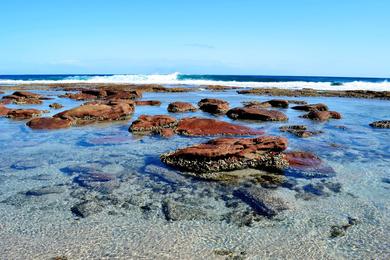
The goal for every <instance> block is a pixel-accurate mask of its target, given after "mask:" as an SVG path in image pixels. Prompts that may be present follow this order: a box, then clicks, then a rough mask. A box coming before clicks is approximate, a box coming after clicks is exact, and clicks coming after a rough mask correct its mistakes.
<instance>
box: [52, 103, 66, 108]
mask: <svg viewBox="0 0 390 260" xmlns="http://www.w3.org/2000/svg"><path fill="white" fill-rule="evenodd" d="M49 107H50V108H54V109H60V108H63V107H64V106H63V105H61V104H59V103H53V104H50V105H49Z"/></svg>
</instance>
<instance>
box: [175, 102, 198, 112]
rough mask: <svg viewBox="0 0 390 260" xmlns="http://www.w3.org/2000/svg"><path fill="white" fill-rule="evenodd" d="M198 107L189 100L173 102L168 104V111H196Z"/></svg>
mask: <svg viewBox="0 0 390 260" xmlns="http://www.w3.org/2000/svg"><path fill="white" fill-rule="evenodd" d="M196 110H197V109H196V107H194V106H193V105H192V104H191V103H187V102H172V103H170V104H169V105H168V112H171V113H179V112H195V111H196Z"/></svg>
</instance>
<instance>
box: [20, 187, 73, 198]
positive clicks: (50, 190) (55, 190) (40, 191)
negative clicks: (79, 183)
mask: <svg viewBox="0 0 390 260" xmlns="http://www.w3.org/2000/svg"><path fill="white" fill-rule="evenodd" d="M64 191H65V189H64V188H61V187H58V186H46V187H41V188H36V189H31V190H29V191H27V192H26V193H25V194H26V196H44V195H49V194H60V193H63V192H64Z"/></svg>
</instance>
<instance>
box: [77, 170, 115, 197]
mask: <svg viewBox="0 0 390 260" xmlns="http://www.w3.org/2000/svg"><path fill="white" fill-rule="evenodd" d="M73 182H75V183H77V184H78V185H80V186H81V187H85V188H87V189H90V190H95V191H98V192H102V193H110V192H112V191H113V190H114V189H116V188H118V187H119V186H120V183H119V181H118V180H117V178H116V176H115V175H113V174H108V173H103V172H87V173H81V174H79V175H77V176H76V177H74V179H73Z"/></svg>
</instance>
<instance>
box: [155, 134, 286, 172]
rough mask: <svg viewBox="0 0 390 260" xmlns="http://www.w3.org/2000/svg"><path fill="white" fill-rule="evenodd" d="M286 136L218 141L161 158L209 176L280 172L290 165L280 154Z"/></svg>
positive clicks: (177, 166)
mask: <svg viewBox="0 0 390 260" xmlns="http://www.w3.org/2000/svg"><path fill="white" fill-rule="evenodd" d="M286 148H287V139H285V138H283V137H274V136H263V137H257V138H218V139H214V140H210V141H208V142H207V143H203V144H198V145H193V146H190V147H187V148H183V149H179V150H177V151H175V152H171V153H166V154H163V155H161V160H162V162H164V163H165V164H167V165H169V166H172V167H174V168H178V169H180V170H184V171H189V172H195V173H207V172H221V171H232V170H239V169H245V168H255V169H270V170H271V169H272V170H281V169H284V168H286V167H287V166H288V162H287V160H286V159H285V156H284V155H283V154H282V153H281V152H282V151H283V150H285V149H286Z"/></svg>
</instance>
